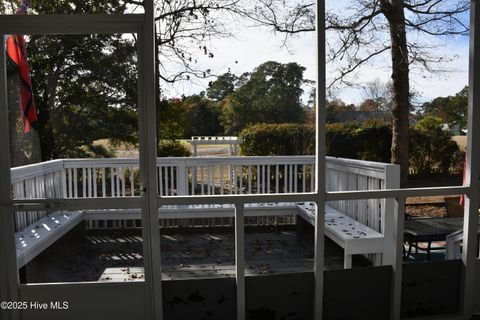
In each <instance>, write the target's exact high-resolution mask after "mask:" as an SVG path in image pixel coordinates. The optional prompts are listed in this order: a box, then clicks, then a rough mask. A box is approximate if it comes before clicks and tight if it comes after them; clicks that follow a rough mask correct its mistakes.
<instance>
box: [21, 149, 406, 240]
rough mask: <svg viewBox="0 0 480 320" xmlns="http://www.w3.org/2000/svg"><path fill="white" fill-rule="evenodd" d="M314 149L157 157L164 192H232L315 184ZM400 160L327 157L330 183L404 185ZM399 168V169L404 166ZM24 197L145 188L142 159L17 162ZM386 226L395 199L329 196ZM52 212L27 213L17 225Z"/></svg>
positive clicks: (333, 186) (365, 220)
mask: <svg viewBox="0 0 480 320" xmlns="http://www.w3.org/2000/svg"><path fill="white" fill-rule="evenodd" d="M314 163H315V158H314V157H313V156H275V157H273V156H271V157H209V158H206V157H205V158H190V157H188V158H157V194H158V195H161V196H176V195H222V194H223V195H228V194H270V193H303V192H310V191H313V190H314V185H315V181H314V177H315V165H314ZM394 167H395V166H394V165H390V164H385V163H377V162H368V161H359V160H350V159H340V158H331V157H328V158H327V176H326V179H327V181H326V183H327V190H328V191H341V190H376V189H384V188H386V187H390V188H392V187H398V180H399V179H398V177H397V176H395V175H394V174H393V175H392V172H394V171H395V172H396V170H394ZM397 171H398V170H397ZM12 194H13V197H14V198H16V199H32V198H98V197H132V196H139V195H140V178H139V162H138V159H117V158H110V159H64V160H54V161H48V162H43V163H39V164H34V165H29V166H24V167H17V168H13V169H12ZM329 205H330V206H332V207H334V208H336V209H338V210H339V211H341V212H343V213H345V214H347V215H348V216H350V217H352V218H353V219H355V220H357V221H359V222H361V223H362V224H365V225H367V226H369V227H370V228H372V229H374V230H376V231H379V232H381V233H383V231H384V230H385V224H386V223H388V222H386V215H385V212H389V210H391V209H392V208H389V206H393V204H390V203H389V201H388V200H377V199H373V200H352V201H337V202H332V203H329ZM44 216H45V213H44V212H29V213H26V212H19V213H17V214H16V222H15V223H16V227H17V229H19V228H22V227H25V226H27V225H29V224H31V223H33V222H35V221H36V220H38V219H41V218H43V217H44Z"/></svg>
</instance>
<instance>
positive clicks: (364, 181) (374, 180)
mask: <svg viewBox="0 0 480 320" xmlns="http://www.w3.org/2000/svg"><path fill="white" fill-rule="evenodd" d="M326 169H327V170H326V189H327V191H346V190H379V189H391V188H399V187H400V169H399V166H397V165H392V164H388V163H380V162H370V161H360V160H351V159H342V158H331V157H327V162H326ZM328 204H329V205H330V206H331V207H333V208H335V209H337V210H339V211H341V212H342V213H344V214H346V215H348V216H349V217H351V218H353V219H355V220H357V221H359V222H360V223H362V224H364V225H366V226H368V227H370V228H372V229H374V230H375V231H378V232H380V233H384V232H385V226H386V225H387V226H388V225H389V221H388V220H389V219H391V218H393V215H392V214H391V213H393V205H394V202H393V199H369V200H346V201H331V202H329V203H328Z"/></svg>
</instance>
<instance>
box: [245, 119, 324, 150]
mask: <svg viewBox="0 0 480 320" xmlns="http://www.w3.org/2000/svg"><path fill="white" fill-rule="evenodd" d="M240 139H241V141H242V143H241V150H242V154H243V155H246V156H273V155H309V154H310V155H311V154H315V127H314V126H310V125H302V124H288V123H282V124H255V125H251V126H248V127H247V128H245V129H243V130H242V132H241V133H240Z"/></svg>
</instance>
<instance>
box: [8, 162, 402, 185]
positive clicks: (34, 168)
mask: <svg viewBox="0 0 480 320" xmlns="http://www.w3.org/2000/svg"><path fill="white" fill-rule="evenodd" d="M314 163H315V156H255V157H200V158H196V157H180V158H176V157H165V158H157V166H178V165H185V166H188V167H192V166H222V165H224V166H229V165H243V166H249V165H251V166H254V165H312V164H314ZM138 165H139V160H138V159H135V158H133V159H132V158H97V159H60V160H52V161H47V162H41V163H37V164H32V165H27V166H22V167H16V168H12V171H11V172H12V182H17V181H21V180H23V179H28V178H32V177H35V176H39V175H43V174H47V173H51V172H55V171H58V170H60V169H63V168H67V169H68V168H109V167H138ZM395 166H396V165H392V164H388V163H380V162H372V161H363V160H354V159H344V158H333V157H327V161H326V167H327V169H331V170H338V171H344V172H345V171H346V172H351V173H356V174H361V175H365V176H372V177H377V178H381V179H385V177H386V172H387V170H388V169H389V168H392V167H395Z"/></svg>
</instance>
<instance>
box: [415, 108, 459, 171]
mask: <svg viewBox="0 0 480 320" xmlns="http://www.w3.org/2000/svg"><path fill="white" fill-rule="evenodd" d="M440 125H441V121H439V120H437V119H435V118H433V117H426V118H425V119H423V120H422V121H419V122H418V123H417V125H416V126H415V128H414V129H411V130H410V147H409V166H410V171H411V172H412V173H415V174H427V175H428V174H449V172H450V168H454V167H458V165H459V164H458V163H455V162H458V161H461V158H462V156H461V152H460V150H459V149H458V145H457V143H456V142H455V141H453V140H452V139H451V135H450V133H449V132H447V131H444V130H442V128H441V126H440Z"/></svg>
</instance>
